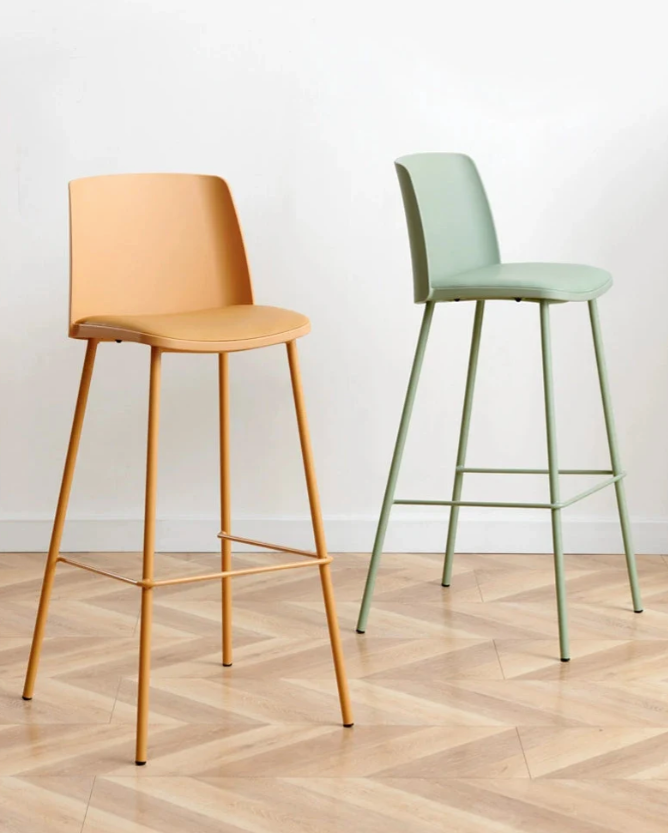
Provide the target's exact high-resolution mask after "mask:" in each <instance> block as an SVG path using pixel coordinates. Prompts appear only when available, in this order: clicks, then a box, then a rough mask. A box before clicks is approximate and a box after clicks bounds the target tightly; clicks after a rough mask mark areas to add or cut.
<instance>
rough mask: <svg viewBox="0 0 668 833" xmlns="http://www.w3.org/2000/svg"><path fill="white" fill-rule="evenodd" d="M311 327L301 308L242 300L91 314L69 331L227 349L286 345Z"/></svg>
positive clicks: (193, 348) (176, 346)
mask: <svg viewBox="0 0 668 833" xmlns="http://www.w3.org/2000/svg"><path fill="white" fill-rule="evenodd" d="M310 329H311V324H310V322H309V320H308V318H307V317H306V316H305V315H301V313H299V312H293V311H292V310H289V309H281V308H280V307H262V306H257V305H256V304H240V305H235V306H231V307H217V308H215V309H198V310H193V311H192V312H171V313H164V314H163V315H91V316H88V317H87V318H84V319H82V320H81V321H77V322H75V324H74V326H73V328H72V335H73V336H74V337H75V338H97V339H100V340H108V339H115V340H117V341H137V342H140V343H141V344H150V345H151V346H153V347H161V348H162V349H163V350H183V351H193V352H205V353H211V352H212V351H213V352H224V353H231V352H234V351H237V350H252V349H253V348H254V347H268V346H269V345H271V344H284V343H285V342H286V341H292V340H293V339H295V338H299V336H303V335H306V334H307V333H308V332H309V330H310Z"/></svg>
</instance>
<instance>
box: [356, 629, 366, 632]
mask: <svg viewBox="0 0 668 833" xmlns="http://www.w3.org/2000/svg"><path fill="white" fill-rule="evenodd" d="M357 633H366V631H361V630H360V629H359V628H357Z"/></svg>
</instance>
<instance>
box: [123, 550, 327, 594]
mask: <svg viewBox="0 0 668 833" xmlns="http://www.w3.org/2000/svg"><path fill="white" fill-rule="evenodd" d="M332 560H333V559H332V557H331V555H328V556H326V557H325V558H317V557H316V558H314V559H313V561H292V562H290V563H289V564H274V565H272V566H271V567H248V568H247V569H244V570H228V571H227V572H223V573H207V574H206V575H202V576H185V577H184V578H166V579H162V580H161V581H139V582H137V584H139V586H140V587H147V588H148V587H168V586H169V585H171V584H192V583H193V582H195V581H213V580H214V579H221V578H232V577H233V576H252V575H255V574H257V573H275V572H277V571H278V570H297V569H299V568H300V567H314V566H315V565H316V564H330V563H331V562H332Z"/></svg>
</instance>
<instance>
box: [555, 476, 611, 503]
mask: <svg viewBox="0 0 668 833" xmlns="http://www.w3.org/2000/svg"><path fill="white" fill-rule="evenodd" d="M624 477H626V472H625V471H623V472H621V474H616V475H615V476H614V477H609V478H608V479H607V480H604V481H603V482H602V483H597V484H596V486H592V487H591V489H587V490H586V491H584V492H580V494H579V495H575V497H572V498H569V499H568V500H564V501H562V503H561V504H560V506H559V508H560V509H563V508H564V507H566V506H570V505H571V504H573V503H577V501H578V500H582V498H585V497H589V495H593V494H594V493H595V492H600V491H601V489H605V488H606V486H612V484H613V483H617V481H618V480H621V479H622V478H624Z"/></svg>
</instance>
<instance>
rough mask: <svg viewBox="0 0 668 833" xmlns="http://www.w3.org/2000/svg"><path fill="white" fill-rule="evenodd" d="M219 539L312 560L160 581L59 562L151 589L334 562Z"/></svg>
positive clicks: (67, 560)
mask: <svg viewBox="0 0 668 833" xmlns="http://www.w3.org/2000/svg"><path fill="white" fill-rule="evenodd" d="M218 537H219V538H228V539H229V540H231V541H239V542H240V543H242V544H251V545H254V546H258V547H266V548H267V549H272V550H273V549H275V550H278V551H279V552H290V553H295V554H296V555H305V556H308V557H309V558H310V559H311V560H310V561H291V562H290V563H288V564H274V565H273V566H271V567H247V568H245V569H242V570H226V571H223V572H219V573H206V574H204V575H199V576H183V577H182V578H167V579H161V580H159V581H153V580H148V579H133V578H128V577H127V576H121V575H118V573H112V572H110V571H109V570H102V569H100V568H99V567H94V566H93V565H92V564H84V563H83V562H82V561H75V560H74V559H72V558H63V557H62V556H60V557H59V558H58V561H61V562H62V563H63V564H69V565H70V566H71V567H80V568H81V569H82V570H87V571H88V572H89V573H97V575H100V576H106V577H107V578H113V579H116V580H117V581H122V582H124V583H125V584H132V585H133V586H134V587H141V588H143V589H151V588H153V587H168V586H170V585H172V584H192V583H193V582H196V581H213V580H215V579H222V578H233V577H234V576H252V575H257V574H259V573H274V572H277V571H278V570H297V569H299V568H300V567H313V566H315V565H319V566H322V565H324V564H331V562H332V560H333V559H332V557H331V556H330V555H326V556H324V557H322V558H321V557H319V556H318V554H317V553H314V552H307V551H306V550H295V549H289V548H288V547H282V546H278V545H277V544H263V543H261V542H260V541H251V540H249V539H248V538H238V537H236V536H234V537H233V536H232V535H227V534H225V533H223V532H221V533H220V535H219V536H218Z"/></svg>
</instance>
